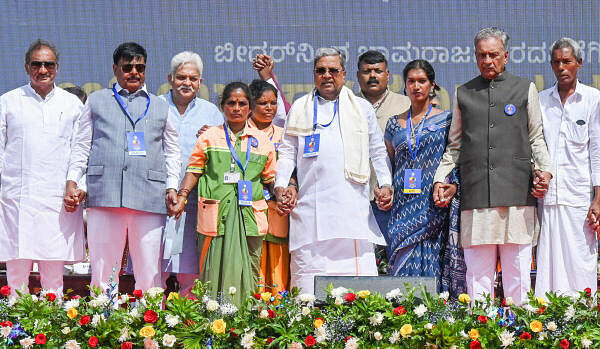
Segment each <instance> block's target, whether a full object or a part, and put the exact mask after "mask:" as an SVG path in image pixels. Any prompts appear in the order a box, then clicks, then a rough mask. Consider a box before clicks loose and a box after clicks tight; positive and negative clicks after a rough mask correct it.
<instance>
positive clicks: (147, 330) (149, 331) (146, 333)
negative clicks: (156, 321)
mask: <svg viewBox="0 0 600 349" xmlns="http://www.w3.org/2000/svg"><path fill="white" fill-rule="evenodd" d="M155 333H156V332H154V328H152V326H144V327H142V329H141V330H140V336H142V337H144V338H150V337H152V336H154V334H155Z"/></svg>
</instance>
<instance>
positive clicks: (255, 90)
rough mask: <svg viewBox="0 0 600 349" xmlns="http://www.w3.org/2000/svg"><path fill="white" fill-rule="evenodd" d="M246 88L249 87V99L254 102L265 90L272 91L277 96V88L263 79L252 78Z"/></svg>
mask: <svg viewBox="0 0 600 349" xmlns="http://www.w3.org/2000/svg"><path fill="white" fill-rule="evenodd" d="M248 88H249V89H250V99H252V102H253V103H254V104H256V101H257V100H258V99H259V98H260V97H262V95H263V94H264V93H265V92H267V91H272V92H273V93H274V94H275V97H277V89H276V88H275V86H273V85H271V84H269V83H268V82H266V81H264V80H259V79H256V80H252V82H251V83H250V85H248Z"/></svg>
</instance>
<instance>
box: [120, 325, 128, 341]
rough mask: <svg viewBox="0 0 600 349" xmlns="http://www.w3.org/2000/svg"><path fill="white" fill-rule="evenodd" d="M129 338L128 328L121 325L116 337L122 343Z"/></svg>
mask: <svg viewBox="0 0 600 349" xmlns="http://www.w3.org/2000/svg"><path fill="white" fill-rule="evenodd" d="M128 339H129V329H128V328H127V327H123V328H122V329H121V335H120V336H119V338H118V341H119V343H123V342H125V341H126V340H128Z"/></svg>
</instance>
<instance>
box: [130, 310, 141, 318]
mask: <svg viewBox="0 0 600 349" xmlns="http://www.w3.org/2000/svg"><path fill="white" fill-rule="evenodd" d="M129 315H130V316H131V317H133V318H137V317H139V316H140V313H139V311H138V309H137V308H133V309H131V310H130V311H129Z"/></svg>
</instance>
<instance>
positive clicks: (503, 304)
mask: <svg viewBox="0 0 600 349" xmlns="http://www.w3.org/2000/svg"><path fill="white" fill-rule="evenodd" d="M502 306H503V307H506V298H502Z"/></svg>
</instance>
